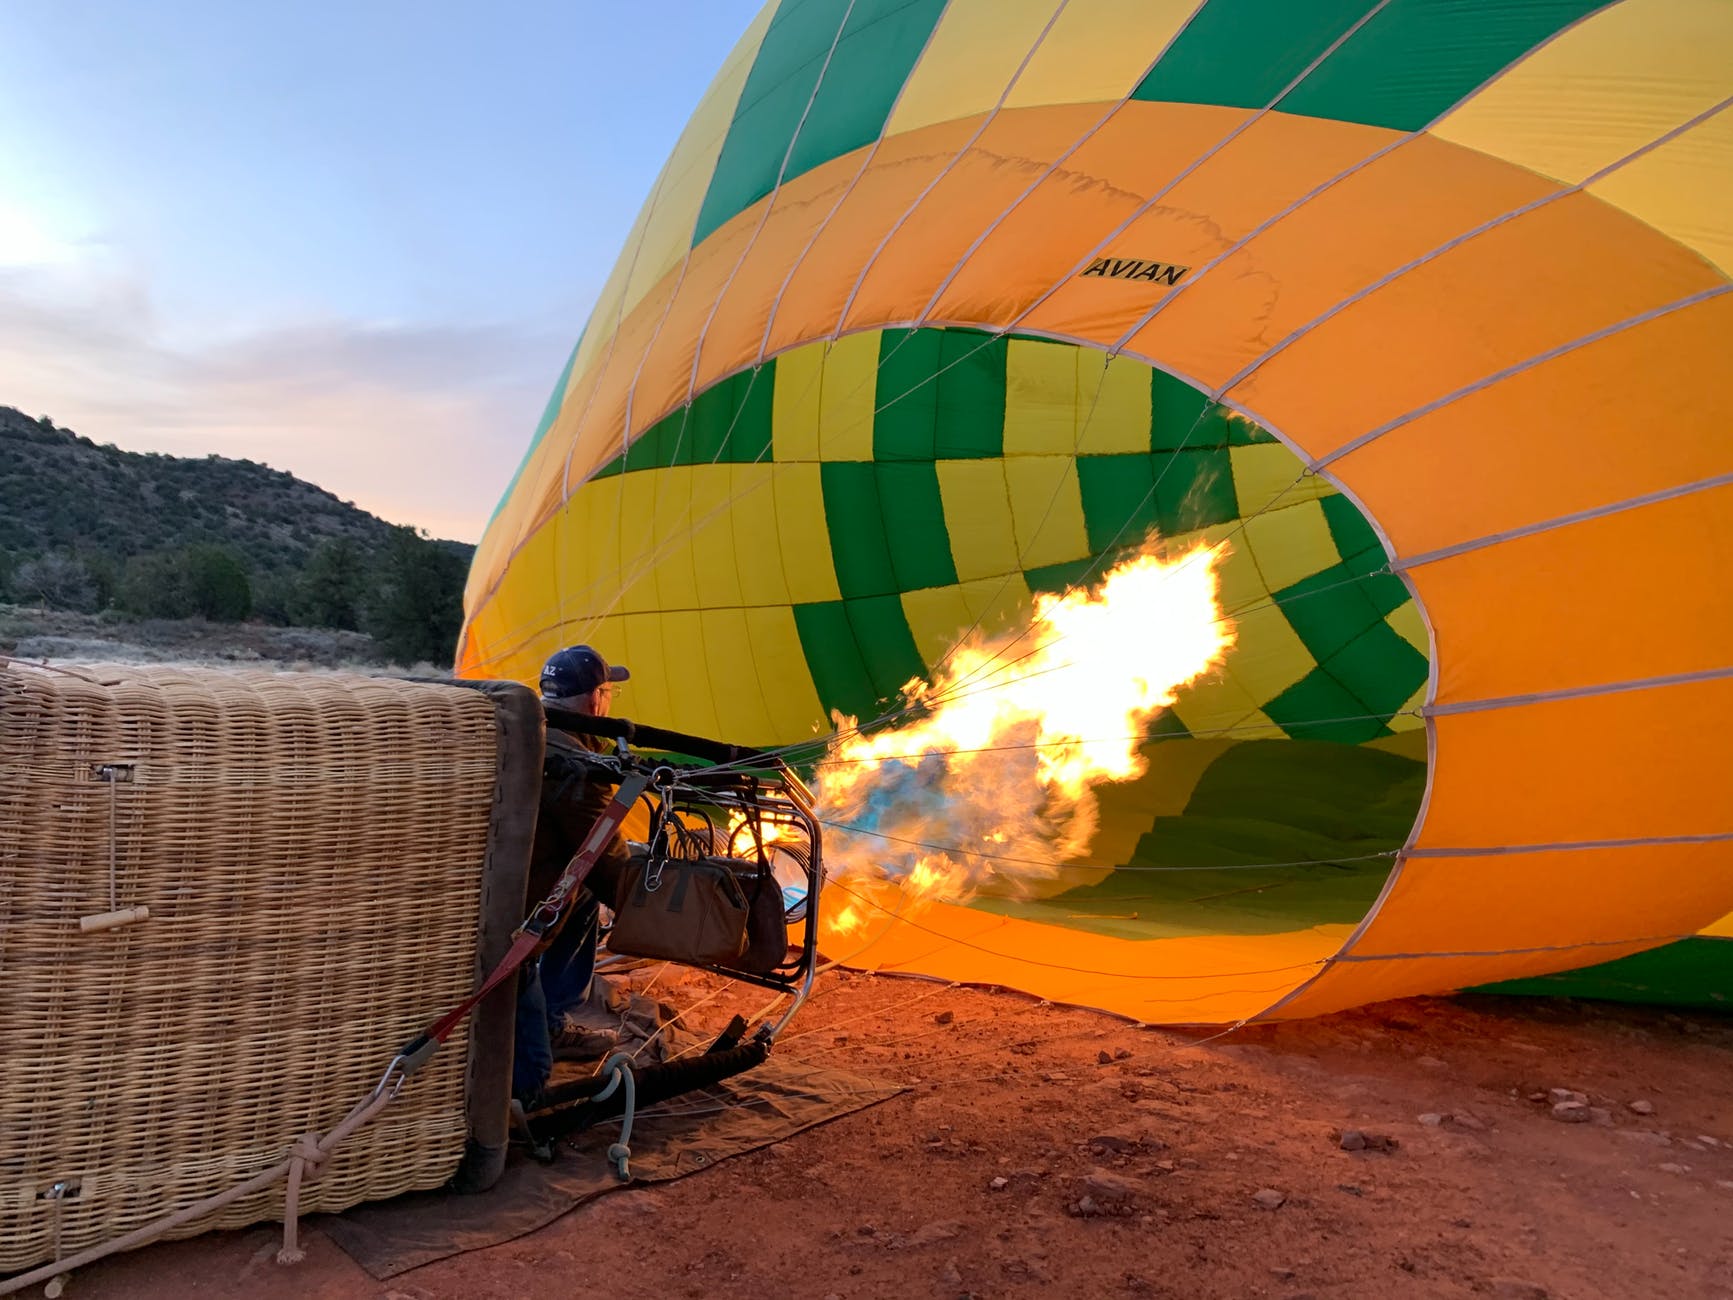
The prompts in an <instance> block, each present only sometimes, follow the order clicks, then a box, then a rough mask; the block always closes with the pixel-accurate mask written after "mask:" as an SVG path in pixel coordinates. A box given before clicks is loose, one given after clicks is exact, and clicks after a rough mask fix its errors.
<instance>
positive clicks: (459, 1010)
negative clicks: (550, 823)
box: [397, 773, 650, 1075]
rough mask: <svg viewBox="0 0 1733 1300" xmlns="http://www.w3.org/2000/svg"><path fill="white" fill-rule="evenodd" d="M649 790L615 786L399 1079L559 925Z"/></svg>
mask: <svg viewBox="0 0 1733 1300" xmlns="http://www.w3.org/2000/svg"><path fill="white" fill-rule="evenodd" d="M649 785H650V778H649V777H648V776H644V775H641V774H638V773H633V774H632V775H630V776H628V777H627V778H626V779H625V780H623V781H622V782H620V786H619V788H618V789H617V790H615V791H614V797H613V799H612V800H611V801H609V803H608V806H607V807H606V808H604V809H602V815H601V816H600V817H598V818H596V824H595V825H594V826H592V827H590V833H589V834H588V835H586V836H585V837H584V842H583V843H582V844H581V845H579V846H578V851H577V852H576V853H574V854H573V855H572V860H571V861H570V862H568V863H567V864H566V869H565V871H564V872H562V873H561V874H560V878H559V879H558V880H557V881H555V882H554V887H553V889H552V890H551V891H550V892H549V894H548V896H547V897H546V898H544V899H542V901H541V902H539V903H537V904H536V906H535V910H534V911H533V912H531V913H530V914H529V917H528V919H527V920H525V921H524V923H523V924H522V925H520V926H519V927H518V928H517V932H516V933H515V934H514V935H513V936H512V944H511V947H510V948H508V949H506V954H505V956H504V957H502V958H501V959H500V963H499V965H497V966H495V967H494V968H493V969H492V970H491V971H489V972H488V973H487V978H486V979H484V980H482V982H481V987H480V988H478V989H476V991H475V992H474V993H471V994H470V995H469V996H468V997H467V998H465V999H464V1000H463V1001H462V1002H459V1003H458V1004H457V1005H456V1006H455V1007H453V1008H452V1009H451V1010H450V1011H447V1012H446V1013H445V1014H444V1015H443V1016H441V1017H440V1018H439V1019H438V1020H435V1021H434V1022H433V1023H432V1024H431V1025H429V1026H428V1027H427V1028H426V1029H424V1030H422V1031H421V1032H420V1033H419V1034H417V1035H416V1036H415V1037H414V1038H413V1039H411V1040H410V1041H409V1042H408V1043H406V1044H405V1045H404V1047H403V1050H402V1051H400V1052H399V1053H398V1054H397V1056H398V1060H399V1061H400V1062H401V1063H402V1066H403V1073H404V1074H405V1075H409V1074H413V1073H414V1072H415V1071H416V1070H418V1069H420V1068H421V1066H423V1065H425V1064H426V1063H427V1059H428V1058H429V1057H430V1056H432V1055H433V1053H434V1052H435V1051H436V1050H437V1049H438V1048H439V1045H440V1044H441V1043H443V1042H444V1041H445V1040H446V1039H447V1038H449V1037H450V1036H451V1031H452V1030H454V1029H456V1028H457V1027H458V1025H460V1024H462V1023H463V1018H464V1017H465V1016H467V1015H468V1014H469V1013H470V1012H471V1011H473V1010H474V1009H475V1006H476V1004H477V1003H478V1002H480V1001H481V1000H482V999H483V998H485V997H486V996H487V995H488V994H489V993H492V992H493V991H494V989H496V988H498V987H499V986H500V984H501V983H502V982H503V981H505V980H506V979H509V978H510V977H511V975H512V974H513V973H514V972H516V970H517V968H518V967H519V966H522V965H523V964H524V961H525V960H526V959H527V958H528V957H529V955H530V954H531V953H532V952H534V951H535V949H536V945H537V944H539V943H540V942H541V940H542V935H543V934H544V933H546V931H547V928H548V927H549V926H550V925H552V924H553V923H554V922H555V921H557V920H559V918H560V913H561V912H563V911H565V909H566V904H567V903H568V902H570V901H571V897H572V895H573V894H575V893H577V892H578V889H579V887H580V886H581V885H582V884H583V883H584V879H585V877H587V876H588V875H589V874H590V871H591V870H592V869H593V868H594V867H595V865H596V863H597V862H599V861H600V860H601V857H602V853H603V851H604V850H606V849H607V847H608V845H609V843H610V842H612V840H613V838H614V835H615V833H616V832H617V831H619V829H620V827H621V826H622V825H623V824H624V823H625V820H626V814H627V813H628V812H629V811H631V808H632V805H633V804H635V803H637V802H638V796H639V795H641V794H643V793H644V791H645V790H646V789H648V788H649Z"/></svg>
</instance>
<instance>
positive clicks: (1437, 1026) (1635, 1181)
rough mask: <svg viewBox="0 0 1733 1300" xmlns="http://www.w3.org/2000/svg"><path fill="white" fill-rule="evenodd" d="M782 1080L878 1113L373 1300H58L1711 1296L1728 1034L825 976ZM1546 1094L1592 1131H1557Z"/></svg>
mask: <svg viewBox="0 0 1733 1300" xmlns="http://www.w3.org/2000/svg"><path fill="white" fill-rule="evenodd" d="M683 983H684V989H683V991H681V992H680V993H678V994H676V995H674V996H673V1000H674V1001H676V1002H679V1001H680V1000H681V999H682V998H690V997H692V996H693V995H694V991H695V990H701V989H702V987H703V986H702V981H701V977H693V979H692V980H689V981H684V982H683ZM666 987H667V986H666V985H664V988H666ZM751 1001H752V999H743V1002H746V1003H750V1002H751ZM717 1009H718V1008H717V1007H716V1004H715V1003H712V1004H711V1006H710V1007H708V1008H706V1013H709V1012H713V1011H716V1010H717ZM944 1013H948V1015H945V1020H946V1023H942V1024H941V1023H939V1017H940V1016H941V1015H942V1014H944ZM694 1018H695V1019H701V1020H708V1019H709V1018H710V1017H709V1015H708V1014H705V1015H695V1017H694ZM779 1052H781V1053H782V1054H784V1055H786V1056H788V1057H790V1058H799V1059H810V1060H814V1061H822V1062H824V1063H826V1064H830V1065H834V1066H838V1067H841V1068H845V1069H849V1070H853V1071H855V1072H857V1073H861V1074H866V1075H870V1076H874V1077H878V1078H883V1079H890V1080H896V1081H898V1082H901V1083H904V1084H907V1085H908V1088H909V1091H908V1092H906V1093H904V1094H903V1095H902V1096H899V1097H897V1098H896V1099H894V1100H892V1101H890V1102H888V1103H886V1104H884V1105H881V1106H877V1107H874V1108H872V1109H869V1110H867V1111H864V1112H861V1113H858V1114H855V1115H851V1116H848V1117H845V1118H843V1119H841V1120H838V1121H836V1122H834V1123H831V1124H828V1125H825V1126H822V1127H820V1128H817V1129H813V1130H810V1131H808V1132H806V1133H803V1134H800V1135H799V1136H797V1137H795V1138H793V1139H791V1140H789V1141H787V1142H785V1143H783V1144H781V1145H780V1146H778V1147H775V1148H771V1149H768V1150H765V1151H761V1152H756V1153H753V1154H750V1155H746V1156H742V1157H740V1158H737V1159H734V1160H731V1161H728V1162H726V1163H724V1164H722V1165H720V1166H718V1167H716V1168H713V1169H711V1170H708V1171H706V1172H704V1173H701V1174H698V1175H695V1176H693V1177H689V1178H686V1179H683V1180H681V1181H679V1182H675V1183H670V1184H663V1185H660V1186H656V1187H648V1188H634V1189H629V1190H626V1191H622V1192H619V1193H615V1194H612V1195H609V1196H606V1197H604V1198H603V1199H602V1200H601V1201H599V1202H596V1203H594V1204H592V1205H590V1206H587V1207H583V1208H580V1209H578V1210H576V1211H574V1212H572V1213H570V1214H568V1215H566V1216H565V1217H564V1218H562V1219H559V1220H558V1221H556V1222H555V1223H553V1224H551V1225H549V1226H548V1227H546V1228H544V1229H543V1230H541V1231H540V1232H536V1233H533V1234H531V1235H530V1236H527V1237H524V1238H521V1239H519V1240H517V1241H513V1242H509V1243H506V1244H504V1245H500V1246H496V1247H493V1248H492V1249H489V1250H484V1251H480V1252H476V1253H474V1254H470V1255H465V1256H459V1257H457V1258H454V1259H449V1260H445V1261H443V1262H440V1263H437V1264H432V1265H429V1266H427V1267H425V1268H421V1269H417V1270H415V1271H414V1272H411V1273H406V1274H404V1275H402V1276H400V1277H397V1278H394V1279H392V1280H391V1281H389V1282H384V1283H381V1282H375V1281H374V1280H373V1279H371V1278H370V1277H368V1276H367V1275H366V1274H365V1273H363V1272H362V1270H361V1269H360V1268H359V1267H358V1266H357V1265H356V1264H354V1263H353V1262H352V1261H351V1260H350V1259H349V1258H348V1256H346V1255H344V1254H343V1253H342V1252H341V1251H340V1250H338V1249H337V1247H336V1246H335V1245H334V1244H332V1242H331V1241H330V1240H328V1239H327V1238H326V1237H324V1236H323V1235H322V1234H321V1233H320V1232H319V1231H318V1230H317V1228H316V1227H315V1228H314V1229H313V1230H312V1232H311V1234H310V1238H311V1239H310V1241H309V1242H308V1256H307V1259H306V1261H305V1262H304V1263H302V1264H300V1265H299V1266H297V1267H294V1268H282V1267H280V1266H278V1265H277V1264H276V1263H275V1262H273V1259H272V1256H273V1254H274V1252H275V1250H276V1246H277V1237H278V1233H277V1231H276V1230H273V1229H271V1228H256V1229H252V1230H249V1231H244V1232H235V1233H228V1234H222V1235H216V1236H210V1237H205V1238H201V1239H198V1240H195V1241H188V1242H175V1243H168V1244H165V1245H160V1246H156V1247H152V1248H150V1249H147V1250H145V1251H142V1252H139V1253H137V1254H134V1255H131V1256H128V1257H125V1258H123V1259H115V1260H109V1261H105V1262H103V1263H101V1264H98V1265H95V1266H93V1267H91V1268H89V1269H87V1270H84V1271H83V1272H82V1273H80V1274H79V1275H78V1276H77V1277H75V1278H73V1279H72V1281H71V1285H70V1286H69V1288H68V1291H67V1295H68V1296H69V1297H70V1298H71V1300H110V1298H113V1300H119V1298H120V1297H126V1298H128V1300H171V1298H172V1300H179V1298H180V1297H185V1296H199V1297H224V1296H236V1297H240V1296H245V1297H249V1300H275V1298H278V1297H284V1298H286V1297H310V1298H312V1300H435V1298H438V1300H444V1298H445V1297H453V1298H457V1297H462V1298H463V1300H472V1298H473V1300H495V1298H497V1300H506V1298H507V1297H510V1298H511V1300H518V1298H519V1297H549V1298H551V1297H567V1296H578V1295H595V1294H607V1293H612V1294H619V1295H626V1296H642V1295H659V1296H664V1295H665V1296H688V1297H706V1298H708V1297H716V1298H717V1300H763V1298H764V1297H766V1296H778V1297H792V1298H794V1300H807V1298H808V1297H811V1298H812V1300H830V1298H831V1297H836V1298H838V1300H864V1298H868V1297H880V1296H892V1295H895V1296H906V1297H926V1296H932V1297H944V1298H945V1300H956V1298H957V1297H967V1296H979V1297H987V1296H992V1297H998V1296H1008V1297H1036V1296H1040V1297H1043V1298H1045V1297H1048V1296H1051V1295H1053V1294H1055V1293H1057V1294H1061V1295H1080V1296H1127V1297H1151V1296H1171V1297H1184V1298H1186V1300H1192V1298H1197V1300H1208V1298H1213V1297H1235V1298H1236V1300H1237V1298H1240V1297H1271V1298H1272V1300H1303V1298H1304V1297H1313V1298H1315V1300H1325V1298H1326V1297H1387V1296H1402V1297H1409V1296H1418V1297H1432V1296H1439V1297H1468V1296H1492V1297H1503V1298H1509V1297H1542V1296H1551V1297H1560V1298H1562V1300H1576V1298H1578V1297H1602V1296H1604V1297H1618V1298H1619V1300H1630V1298H1632V1297H1663V1296H1665V1297H1721V1298H1733V1021H1728V1020H1718V1019H1711V1018H1707V1017H1704V1018H1700V1019H1696V1020H1693V1019H1691V1018H1688V1017H1687V1018H1682V1017H1679V1016H1675V1015H1668V1014H1664V1013H1660V1012H1653V1011H1648V1010H1641V1009H1620V1008H1611V1007H1605V1006H1594V1005H1587V1004H1571V1003H1553V1002H1541V1001H1519V1000H1514V999H1495V998H1485V997H1483V998H1471V999H1455V1000H1445V999H1439V1000H1418V1001H1409V1002H1396V1003H1387V1004H1384V1005H1381V1006H1377V1007H1372V1008H1368V1009H1365V1010H1362V1011H1357V1012H1353V1013H1349V1014H1345V1015H1339V1016H1334V1017H1330V1018H1328V1019H1324V1020H1316V1021H1309V1022H1301V1023H1296V1024H1288V1025H1273V1026H1263V1027H1257V1028H1250V1029H1244V1030H1241V1031H1239V1032H1237V1033H1234V1034H1232V1035H1229V1036H1226V1037H1222V1038H1216V1039H1214V1040H1210V1041H1203V1040H1202V1036H1201V1035H1190V1036H1188V1035H1183V1034H1179V1033H1172V1032H1166V1031H1159V1030H1147V1029H1144V1030H1140V1029H1136V1028H1133V1027H1131V1026H1129V1025H1126V1024H1124V1023H1122V1022H1119V1021H1116V1020H1112V1019H1109V1018H1107V1017H1104V1016H1101V1015H1097V1014H1093V1013H1090V1012H1086V1011H1077V1010H1070V1009H1065V1008H1059V1007H1050V1006H1046V1005H1042V1004H1039V1003H1035V1002H1032V1001H1029V1000H1027V999H1025V998H1021V997H1015V996H1011V995H1008V994H994V993H991V992H985V991H980V990H974V989H961V988H953V987H948V986H944V985H936V984H927V983H919V982H913V981H908V980H896V979H889V978H875V977H871V976H861V975H849V974H844V973H837V972H833V973H830V974H827V975H825V976H824V977H823V978H822V979H821V981H820V985H819V991H818V993H817V995H816V996H815V998H814V1000H813V1002H812V1003H811V1005H809V1006H808V1007H807V1008H806V1009H805V1010H804V1011H803V1012H802V1013H801V1015H800V1017H799V1018H798V1019H797V1020H796V1021H795V1022H794V1024H793V1025H792V1026H791V1027H790V1029H789V1031H788V1034H787V1035H786V1036H785V1038H784V1040H783V1043H782V1044H781V1046H780V1047H779ZM1103 1054H1105V1055H1106V1057H1107V1059H1106V1060H1105V1061H1103V1060H1102V1056H1103ZM1554 1088H1566V1089H1573V1090H1577V1091H1580V1092H1582V1093H1585V1094H1587V1096H1588V1102H1589V1105H1590V1106H1591V1107H1598V1108H1603V1110H1604V1113H1603V1114H1602V1115H1600V1116H1598V1117H1593V1118H1591V1119H1590V1120H1589V1121H1588V1122H1583V1123H1567V1122H1563V1121H1562V1120H1560V1119H1555V1118H1554V1117H1553V1115H1552V1105H1553V1102H1552V1099H1551V1098H1550V1097H1545V1098H1544V1099H1543V1100H1533V1099H1532V1098H1533V1097H1534V1096H1535V1095H1536V1094H1546V1093H1547V1092H1548V1090H1550V1089H1554ZM1631 1102H1648V1103H1650V1104H1651V1105H1652V1107H1653V1113H1652V1114H1649V1115H1643V1114H1639V1113H1636V1112H1634V1111H1632V1110H1631V1109H1630V1108H1629V1103H1631ZM1423 1115H1424V1116H1427V1117H1428V1118H1431V1119H1436V1120H1437V1121H1438V1122H1436V1123H1427V1122H1423V1120H1422V1118H1421V1117H1422V1116H1423ZM645 1122H648V1121H645ZM1349 1129H1354V1130H1360V1131H1362V1132H1364V1133H1366V1134H1370V1135H1372V1136H1373V1137H1379V1136H1388V1137H1393V1138H1395V1139H1396V1140H1397V1142H1398V1143H1399V1145H1398V1146H1397V1147H1396V1149H1394V1150H1392V1151H1377V1150H1362V1151H1347V1150H1343V1149H1342V1143H1341V1141H1340V1139H1339V1136H1338V1135H1339V1133H1340V1131H1342V1130H1349ZM1092 1139H1107V1140H1106V1141H1102V1142H1093V1141H1092ZM1092 1177H1093V1178H1094V1179H1095V1182H1094V1183H1093V1184H1091V1183H1090V1181H1089V1180H1090V1179H1091V1178H1092ZM1000 1180H1002V1181H1000ZM1260 1192H1265V1193H1266V1195H1265V1197H1264V1198H1263V1199H1264V1200H1265V1201H1268V1202H1270V1203H1271V1204H1272V1205H1274V1206H1275V1208H1265V1206H1264V1205H1262V1204H1260V1201H1259V1199H1258V1194H1259V1193H1260ZM1085 1197H1087V1198H1088V1199H1089V1202H1090V1203H1089V1204H1088V1205H1086V1206H1084V1209H1085V1211H1086V1212H1085V1213H1084V1214H1082V1215H1080V1214H1079V1213H1078V1206H1079V1203H1080V1202H1081V1201H1082V1200H1083V1198H1085ZM1278 1201H1279V1204H1276V1202H1278ZM38 1294H39V1293H38Z"/></svg>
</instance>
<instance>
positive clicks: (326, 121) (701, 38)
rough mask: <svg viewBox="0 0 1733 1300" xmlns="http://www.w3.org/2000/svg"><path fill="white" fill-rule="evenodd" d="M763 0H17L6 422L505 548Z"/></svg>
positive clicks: (9, 36)
mask: <svg viewBox="0 0 1733 1300" xmlns="http://www.w3.org/2000/svg"><path fill="white" fill-rule="evenodd" d="M758 6H759V0H641V2H639V3H624V2H621V3H603V2H602V0H565V2H564V3H556V2H555V0H503V2H490V3H485V4H484V3H480V2H479V0H477V2H476V3H455V2H445V3H441V2H437V0H436V2H434V3H417V4H412V3H407V2H405V0H349V2H347V3H343V2H340V0H296V2H295V3H289V0H268V2H266V0H261V3H236V0H151V2H150V3H133V0H104V2H102V3H96V2H82V0H5V2H4V3H0V54H3V57H4V61H5V67H6V72H5V75H4V76H0V404H4V405H12V406H19V407H22V408H23V409H24V410H26V411H28V412H29V413H31V414H38V415H42V414H45V415H50V416H52V417H53V418H54V419H55V420H56V421H57V422H58V423H60V424H63V425H68V426H71V427H73V428H76V429H77V430H78V431H79V432H80V433H83V434H86V435H87V436H89V437H92V438H94V439H96V440H97V441H99V442H115V443H118V444H120V445H121V446H123V447H129V448H134V449H139V450H162V451H169V452H174V453H176V454H181V455H199V454H204V453H206V452H212V451H215V452H220V453H222V454H224V455H232V456H247V457H251V458H252V459H255V460H262V461H265V462H266V463H268V464H271V465H274V466H277V467H279V468H282V469H288V470H291V471H293V472H295V473H297V474H301V475H302V476H303V477H307V478H310V479H312V480H313V481H315V482H317V483H319V484H320V485H321V486H324V487H327V488H329V489H331V490H332V491H334V492H336V493H337V494H338V495H339V496H343V497H346V498H350V499H353V500H355V501H357V502H358V503H359V504H362V505H364V506H367V507H368V508H370V509H373V510H376V511H378V512H379V513H381V514H384V515H386V516H387V517H389V518H392V519H396V520H401V521H404V522H410V523H416V524H420V525H423V526H426V527H428V528H431V529H432V530H434V531H435V532H437V533H440V534H442V535H446V536H455V537H462V538H464V539H466V540H474V539H475V538H476V537H477V536H479V533H480V530H481V526H482V524H483V523H484V522H485V520H486V518H487V516H488V514H489V513H490V512H491V511H492V509H493V506H494V504H495V501H496V500H497V497H498V495H499V492H500V491H501V490H502V489H503V487H504V485H505V483H506V481H507V480H508V478H509V477H510V475H511V472H512V470H513V469H514V468H515V467H516V464H517V461H518V459H519V457H520V456H521V454H522V452H523V450H524V448H525V446H526V445H527V443H528V439H529V436H530V434H531V432H532V431H533V429H534V426H535V421H536V417H537V416H538V415H539V413H540V410H541V407H542V405H543V403H544V402H545V400H546V398H547V393H548V390H549V389H550V388H551V386H552V384H553V382H554V380H555V379H556V377H557V376H558V373H559V370H560V367H561V365H562V364H563V363H564V361H565V358H566V355H567V353H568V352H569V350H570V348H571V346H572V344H573V342H574V341H575V340H576V338H577V335H578V332H579V330H580V328H581V327H582V325H583V322H584V319H585V317H586V316H587V314H588V311H589V307H590V304H591V302H592V300H593V299H594V297H595V294H596V292H597V291H598V290H599V288H600V286H601V283H602V280H603V279H604V278H605V276H606V274H607V272H608V269H609V267H610V266H611V264H612V263H613V260H614V258H615V255H616V254H617V252H618V250H619V246H620V244H621V242H622V240H623V239H624V238H625V234H626V231H627V228H628V227H629V226H630V224H631V222H632V218H633V217H634V216H635V215H636V212H637V209H638V207H639V205H640V203H641V202H642V200H643V198H644V196H645V195H646V194H647V193H648V192H649V188H650V185H651V183H652V181H653V180H654V177H655V173H656V171H657V169H658V168H659V167H660V166H661V163H662V160H663V158H664V157H665V156H666V155H667V153H668V151H669V149H670V148H671V147H672V145H673V143H674V140H675V138H676V137H677V136H678V134H679V132H680V129H681V127H682V126H683V125H684V124H685V120H686V118H687V116H688V115H689V114H690V112H691V111H692V109H693V107H694V106H695V105H696V104H697V102H698V99H699V96H700V95H701V94H702V93H703V90H704V87H705V86H706V85H707V84H708V82H709V80H710V78H711V76H712V75H714V73H715V71H716V69H717V68H719V67H720V66H721V63H722V60H723V58H724V57H725V56H726V54H727V52H728V50H729V48H730V47H731V46H732V45H733V43H734V41H735V40H736V38H737V37H738V36H739V35H740V33H741V32H742V31H744V30H745V28H746V25H747V24H748V22H750V20H751V17H752V14H753V13H754V12H755V11H756V10H757V8H758Z"/></svg>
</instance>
